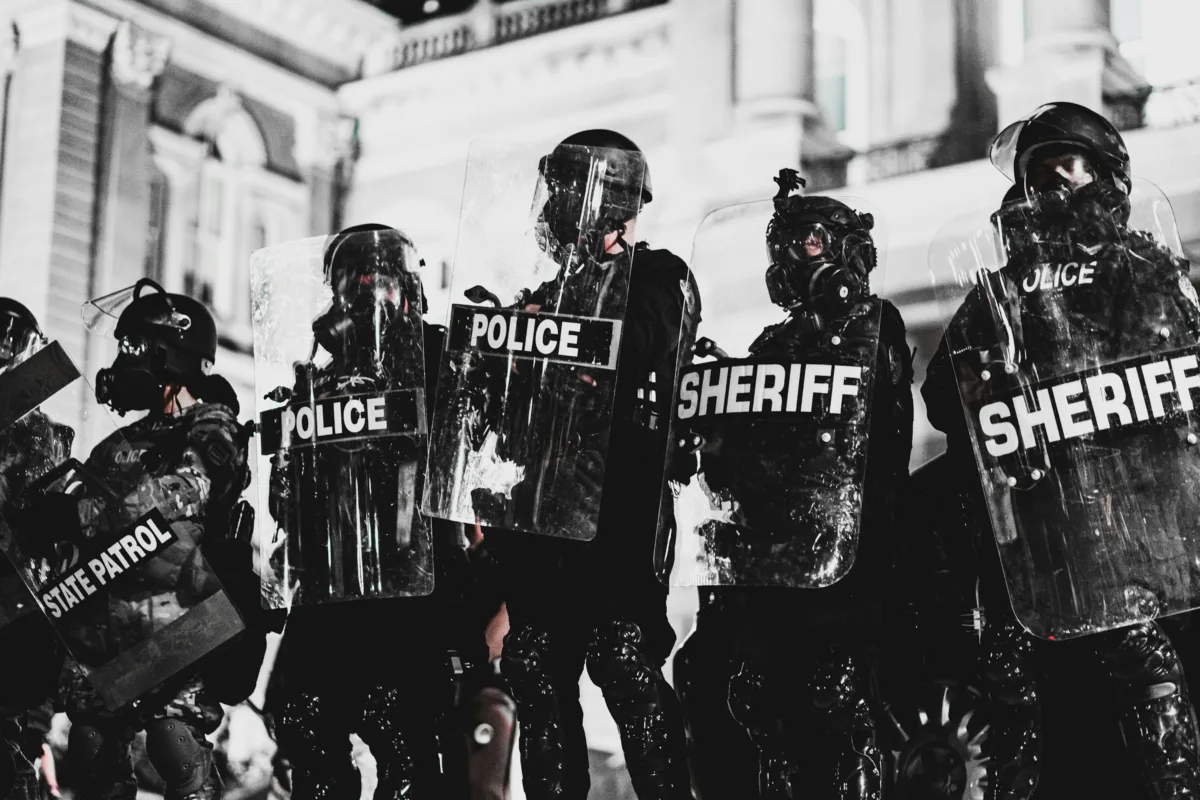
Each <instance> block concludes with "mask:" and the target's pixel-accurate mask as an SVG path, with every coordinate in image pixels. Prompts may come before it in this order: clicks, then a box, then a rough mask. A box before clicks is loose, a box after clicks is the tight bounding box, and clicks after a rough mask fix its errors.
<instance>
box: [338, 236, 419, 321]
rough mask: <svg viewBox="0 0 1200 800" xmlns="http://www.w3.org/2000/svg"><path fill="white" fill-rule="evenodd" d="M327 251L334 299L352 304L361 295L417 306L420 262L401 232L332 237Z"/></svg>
mask: <svg viewBox="0 0 1200 800" xmlns="http://www.w3.org/2000/svg"><path fill="white" fill-rule="evenodd" d="M330 246H331V247H332V248H333V249H332V250H330V251H329V252H328V263H329V284H330V288H331V289H332V290H333V295H334V298H335V302H338V303H340V304H343V305H347V306H349V305H354V304H355V303H356V302H359V301H360V300H361V299H362V298H364V297H370V298H373V299H374V300H376V301H378V302H380V303H385V302H386V303H391V304H392V305H394V306H396V307H401V306H403V305H404V302H405V301H406V300H407V301H409V302H412V303H414V304H416V305H419V304H420V303H419V301H420V299H421V279H420V277H419V275H418V272H417V270H419V269H420V268H421V266H422V265H423V262H422V261H421V258H420V256H419V255H418V254H417V250H416V248H415V247H414V246H413V244H412V241H411V240H410V239H409V238H408V237H407V236H405V235H404V234H403V233H401V232H400V231H396V230H385V231H365V232H356V233H353V234H350V235H348V236H341V237H334V239H333V241H332V243H331V245H330Z"/></svg>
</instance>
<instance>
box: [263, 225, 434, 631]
mask: <svg viewBox="0 0 1200 800" xmlns="http://www.w3.org/2000/svg"><path fill="white" fill-rule="evenodd" d="M420 264H421V261H420V258H419V257H418V255H417V253H416V250H415V248H414V247H413V244H412V242H411V241H410V240H409V239H408V237H407V236H405V235H404V234H403V233H401V232H400V231H396V230H385V231H367V232H358V233H349V234H338V235H336V236H328V237H316V238H312V239H304V240H300V241H295V242H289V243H286V244H282V245H278V246H275V247H269V248H266V249H264V250H260V251H258V252H256V253H255V254H254V255H253V257H252V259H251V279H252V281H253V303H254V362H255V385H256V397H257V403H258V408H257V412H258V434H259V435H258V439H259V444H260V453H259V456H258V458H257V459H256V464H257V467H258V470H259V471H258V486H259V495H260V497H259V499H260V506H259V508H260V511H259V514H258V520H259V523H258V530H257V532H256V536H257V541H258V551H259V561H260V565H261V567H262V570H261V575H262V579H263V598H264V602H265V603H267V605H268V606H269V607H278V608H282V607H290V606H292V605H312V604H317V603H328V602H337V601H344V600H355V599H366V598H380V597H403V596H412V595H425V594H429V592H430V591H432V589H433V550H432V545H431V538H430V529H429V522H428V520H427V519H426V518H425V517H424V516H423V515H422V514H421V513H420V510H419V509H418V507H417V503H418V500H419V496H420V495H419V493H420V491H421V485H422V480H423V470H424V459H425V450H426V442H427V431H428V427H427V422H426V408H425V355H424V344H423V342H424V333H423V323H422V309H423V295H422V291H421V282H420V277H419V275H418V274H417V270H418V269H419V267H420Z"/></svg>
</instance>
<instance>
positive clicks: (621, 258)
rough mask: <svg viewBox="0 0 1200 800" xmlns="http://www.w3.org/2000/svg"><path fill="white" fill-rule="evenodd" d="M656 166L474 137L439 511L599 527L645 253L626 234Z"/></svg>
mask: <svg viewBox="0 0 1200 800" xmlns="http://www.w3.org/2000/svg"><path fill="white" fill-rule="evenodd" d="M644 169H645V165H644V162H643V160H642V157H641V155H640V154H638V153H633V152H628V151H624V150H607V149H597V148H588V147H577V146H566V147H564V146H558V147H555V148H553V150H551V149H550V148H549V147H538V148H531V147H518V146H511V145H496V144H479V143H477V144H476V145H475V146H473V147H472V150H471V154H470V158H469V160H468V164H467V177H466V187H465V190H464V199H463V210H462V217H461V220H460V225H459V241H458V252H457V256H456V263H455V268H454V278H453V281H452V284H451V298H452V302H453V305H452V307H451V310H450V319H449V324H448V339H447V344H446V349H445V352H444V353H443V357H442V363H441V367H440V371H439V375H438V390H437V407H436V409H435V411H434V416H433V425H432V431H431V442H432V446H431V448H430V461H429V483H428V486H427V491H426V494H425V499H424V506H425V509H426V511H427V512H428V513H429V514H430V515H432V516H435V517H440V518H443V519H449V520H454V521H458V522H466V523H476V522H478V523H481V524H483V525H487V526H494V527H499V528H505V529H509V530H519V531H527V532H532V533H540V534H546V535H550V536H557V537H563V538H568V539H580V540H587V539H591V538H593V537H594V536H595V535H596V525H597V521H598V517H599V511H600V499H601V487H602V485H603V483H604V473H605V463H606V458H607V452H608V439H609V431H610V428H611V423H612V419H613V403H614V392H615V387H616V377H617V355H618V350H619V347H620V342H621V329H622V321H623V319H624V316H625V309H626V303H627V299H628V293H629V281H630V275H631V270H633V269H636V268H637V265H636V263H635V257H634V252H633V247H632V244H633V237H632V232H631V231H630V232H629V239H630V241H629V242H625V239H624V238H623V237H624V236H625V234H626V231H625V222H626V221H627V220H630V219H632V218H633V217H634V216H636V214H637V212H638V209H639V208H640V203H641V194H642V178H643V174H644ZM531 197H532V198H533V204H532V208H531V207H530V198H531ZM464 301H466V302H464Z"/></svg>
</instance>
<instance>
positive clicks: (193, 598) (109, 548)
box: [0, 342, 244, 709]
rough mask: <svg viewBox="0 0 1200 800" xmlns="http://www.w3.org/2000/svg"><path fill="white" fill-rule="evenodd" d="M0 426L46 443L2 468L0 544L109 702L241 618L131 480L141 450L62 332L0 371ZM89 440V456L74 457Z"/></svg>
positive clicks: (143, 687) (187, 660) (155, 678)
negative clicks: (103, 401)
mask: <svg viewBox="0 0 1200 800" xmlns="http://www.w3.org/2000/svg"><path fill="white" fill-rule="evenodd" d="M85 431H86V432H89V433H88V434H87V435H83V433H82V432H85ZM105 431H106V432H105ZM0 438H3V439H4V440H5V441H6V443H8V444H9V445H11V444H12V443H14V442H17V443H23V446H27V447H28V446H32V447H34V448H41V452H39V453H38V454H37V456H36V458H33V459H28V458H27V460H26V462H25V463H26V465H27V467H28V469H29V470H31V471H27V472H25V473H24V474H23V475H21V476H20V477H19V479H18V480H16V481H13V480H10V479H11V478H12V477H13V473H12V472H6V473H5V479H6V481H7V489H8V492H7V496H6V497H4V500H3V502H4V507H3V510H2V512H0V548H2V549H3V550H4V554H5V555H6V556H7V557H8V559H9V560H10V561H11V562H12V565H13V567H14V568H15V571H16V573H17V575H19V576H20V578H21V580H22V582H23V583H24V584H25V586H26V587H27V588H28V590H29V591H30V592H31V593H32V596H33V598H35V599H36V603H37V604H38V605H39V606H40V607H41V610H42V612H43V613H45V615H46V617H47V618H48V619H49V621H50V623H51V625H52V626H53V627H54V629H55V631H56V632H57V633H58V635H59V637H60V638H61V639H62V641H63V643H64V644H65V645H66V648H67V650H68V651H69V652H70V654H71V656H72V657H73V658H74V659H75V660H76V661H77V662H78V663H79V665H80V667H81V668H82V669H83V671H84V673H85V674H86V675H87V678H88V680H89V681H90V683H91V684H92V686H93V687H94V688H95V690H96V693H97V694H98V695H99V697H100V698H101V700H102V701H103V702H104V703H105V704H106V705H107V706H109V707H110V708H112V709H117V708H120V707H122V706H124V705H126V704H127V703H129V702H131V701H133V700H135V699H137V698H138V697H141V696H142V695H144V694H146V693H147V692H149V691H150V690H152V689H154V688H155V687H157V686H159V685H160V684H161V683H162V682H163V681H165V680H167V679H169V678H171V677H172V676H174V675H176V674H178V673H180V672H181V671H183V670H185V669H187V668H188V667H190V666H191V665H193V664H195V663H196V662H197V661H199V660H200V659H201V658H202V657H204V656H205V655H206V654H208V653H210V652H211V651H213V650H214V649H216V648H217V647H219V646H220V645H222V644H224V643H225V642H227V641H229V640H230V639H232V638H233V637H234V636H236V635H237V634H238V633H240V632H241V631H242V630H243V628H244V626H243V623H242V619H241V616H240V615H239V614H238V611H237V609H236V608H235V607H234V605H233V603H232V602H231V601H230V599H229V597H228V596H227V594H226V592H225V590H224V588H223V587H222V585H221V583H220V581H219V580H218V579H217V576H216V574H215V573H214V572H213V570H212V569H211V568H210V567H209V565H208V563H207V561H205V559H204V556H203V555H202V554H201V552H200V549H199V547H198V546H197V542H196V535H195V531H196V529H195V526H193V525H191V524H190V523H187V522H183V523H179V522H177V521H176V520H177V518H178V516H179V515H178V514H177V513H176V512H177V511H178V509H176V508H174V507H170V508H168V507H165V506H159V505H153V504H152V503H151V502H150V500H149V498H153V497H155V496H156V494H155V489H154V487H153V486H151V485H150V484H148V483H146V482H145V481H141V480H140V479H139V480H137V481H135V482H131V481H130V480H129V479H128V477H129V475H130V472H131V471H130V470H128V469H127V467H128V460H129V459H130V458H137V457H138V455H139V453H138V451H136V450H133V449H132V448H131V447H130V445H129V443H128V442H127V441H126V440H125V438H124V436H123V435H122V433H121V431H120V430H118V429H117V427H116V425H115V424H114V423H113V421H112V419H111V418H110V417H109V416H108V414H107V412H106V411H105V409H104V408H103V407H101V406H98V405H97V404H96V401H95V393H94V392H93V391H92V389H91V387H90V386H89V385H88V383H87V382H86V381H85V380H84V379H83V377H82V376H81V375H80V372H79V370H78V369H77V368H76V366H75V365H74V363H73V362H72V361H71V359H70V358H69V357H68V356H67V354H66V353H65V351H64V350H63V349H62V347H61V346H60V345H59V344H58V343H57V342H53V343H51V344H49V345H47V346H46V347H44V348H42V349H40V350H39V351H38V352H36V353H35V354H34V355H33V356H32V357H30V358H28V359H27V360H25V361H23V362H22V363H20V364H18V365H17V366H15V367H13V368H11V369H9V370H7V371H5V372H4V373H2V374H0ZM89 452H91V454H92V455H91V456H90V457H88V458H87V460H86V462H84V463H80V462H79V460H78V459H77V458H72V457H71V456H72V454H75V455H76V456H81V455H84V454H87V453H89ZM25 455H26V456H28V455H29V453H26V454H25ZM18 471H19V470H18ZM133 472H134V473H136V474H135V475H134V477H135V478H138V477H139V476H144V475H145V474H144V473H143V472H142V471H140V470H134V471H133ZM147 480H150V479H149V478H148V477H147Z"/></svg>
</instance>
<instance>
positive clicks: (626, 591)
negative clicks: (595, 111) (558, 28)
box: [485, 130, 700, 800]
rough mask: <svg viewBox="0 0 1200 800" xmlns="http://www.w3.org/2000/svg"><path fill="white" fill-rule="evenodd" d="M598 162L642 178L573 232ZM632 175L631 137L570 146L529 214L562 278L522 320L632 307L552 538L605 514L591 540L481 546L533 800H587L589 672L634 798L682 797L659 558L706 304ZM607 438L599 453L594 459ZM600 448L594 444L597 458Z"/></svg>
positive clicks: (600, 136)
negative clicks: (644, 228)
mask: <svg viewBox="0 0 1200 800" xmlns="http://www.w3.org/2000/svg"><path fill="white" fill-rule="evenodd" d="M592 148H594V149H595V150H596V152H601V153H605V152H607V153H612V152H614V151H620V152H622V153H626V154H629V156H630V157H632V158H633V160H635V161H636V162H637V163H638V167H639V168H638V169H637V170H636V172H637V173H638V175H637V176H636V178H628V177H624V176H623V175H622V174H621V173H618V174H616V175H615V176H611V175H610V176H609V181H610V182H609V189H610V191H608V193H607V194H605V195H604V197H603V198H602V199H601V201H600V209H599V217H600V218H601V219H602V220H605V221H606V222H605V228H604V229H603V230H600V229H597V230H596V231H580V230H578V222H572V220H573V219H574V220H578V219H579V218H580V212H579V209H578V208H575V209H574V212H573V213H572V202H574V203H575V205H576V206H577V205H578V203H579V198H580V195H579V194H578V193H577V191H578V190H579V189H580V188H581V187H583V186H584V185H585V184H586V181H587V178H588V173H587V172H586V170H585V169H582V168H581V166H580V164H581V163H582V161H583V160H582V159H577V158H575V157H573V154H574V153H575V152H577V151H583V152H589V151H590V149H592ZM609 160H610V161H615V160H617V159H609ZM641 163H642V162H641V158H640V151H639V150H638V148H637V146H636V145H635V144H634V143H633V142H632V141H630V140H629V139H628V138H627V137H625V136H623V135H621V134H619V133H616V132H614V131H609V130H590V131H583V132H580V133H577V134H574V135H572V136H570V137H568V138H567V139H565V140H563V142H562V143H561V144H560V145H559V146H558V147H556V148H555V150H554V151H553V152H551V153H550V154H549V155H547V156H546V157H545V158H544V159H543V160H542V164H541V169H540V173H541V178H542V180H543V181H544V182H545V183H546V184H548V186H549V193H548V195H547V196H545V197H543V196H539V200H538V201H537V203H544V205H539V208H538V211H539V229H540V230H542V231H543V233H542V234H541V235H540V237H539V238H540V244H541V246H542V247H543V252H545V253H546V254H547V255H549V256H550V257H551V258H552V259H553V260H554V261H555V263H556V264H557V265H558V266H559V274H558V276H556V278H555V279H553V280H551V281H549V282H547V283H545V284H543V285H542V286H540V287H538V288H537V289H536V290H533V291H532V292H526V294H525V296H523V297H522V298H520V299H519V303H520V306H521V308H523V309H524V310H527V311H531V312H538V311H541V312H543V313H544V312H551V311H553V312H557V313H567V314H570V313H576V314H582V313H586V314H594V313H595V311H594V310H595V309H599V310H600V316H603V315H604V313H605V312H604V309H605V308H606V307H616V308H620V306H621V304H627V305H626V306H625V310H624V321H623V323H622V325H623V328H622V333H621V340H620V354H619V359H618V361H617V375H616V386H615V398H614V401H613V405H612V408H613V411H612V423H611V430H610V431H603V430H594V429H597V428H598V427H599V425H600V424H603V423H600V422H597V420H598V419H599V418H600V415H599V414H598V413H597V414H594V415H593V416H592V417H590V418H588V417H584V418H582V422H581V423H580V433H579V434H578V436H579V440H580V441H582V442H583V444H582V447H583V448H584V449H585V450H584V452H583V453H582V455H581V456H580V458H579V460H578V461H576V462H575V464H576V466H575V467H574V472H573V473H572V474H571V477H569V478H568V479H567V481H568V482H570V483H572V484H574V485H576V486H578V487H579V488H578V489H577V490H576V491H575V493H573V494H571V495H566V496H564V502H563V503H562V505H563V506H566V507H571V506H573V507H574V508H575V509H577V510H576V512H575V513H574V516H572V515H564V516H563V517H562V519H561V521H559V522H557V523H555V524H556V525H559V526H563V527H566V526H571V525H573V524H574V523H573V522H572V519H583V518H587V519H591V518H593V517H594V508H593V504H594V503H596V502H597V501H598V503H599V508H598V513H599V518H598V519H599V521H598V525H597V527H596V534H595V538H594V539H592V540H591V541H570V540H568V539H566V538H555V536H553V535H538V534H528V533H518V532H516V531H508V530H499V529H493V528H489V529H487V530H486V533H485V539H486V541H487V542H488V546H489V549H490V550H491V551H492V552H493V554H494V555H495V556H496V558H497V562H498V564H499V565H500V566H501V569H502V571H503V580H504V598H505V600H506V602H507V608H508V615H509V619H510V625H511V629H510V632H509V634H508V636H507V637H506V639H505V643H504V655H503V669H504V672H505V674H506V675H508V677H509V679H510V681H511V684H512V688H513V694H514V696H515V697H516V699H517V703H518V709H519V712H520V716H521V764H522V771H523V776H524V783H525V792H526V795H527V796H528V797H530V798H531V800H534V799H535V798H537V799H541V798H579V800H582V798H584V797H586V795H587V792H588V786H589V784H590V781H589V778H588V755H587V745H586V742H585V740H584V733H583V718H582V709H581V708H580V704H579V680H580V676H581V673H582V671H583V669H584V666H585V663H586V667H587V670H588V674H589V676H590V677H591V679H592V681H593V682H594V683H595V684H596V685H597V686H599V687H600V689H601V691H602V692H603V694H604V697H605V701H606V703H607V704H608V708H609V711H610V712H611V713H612V716H613V718H614V719H615V720H616V722H617V726H618V728H619V730H620V734H621V743H622V747H623V749H624V753H625V759H626V764H627V765H628V768H629V772H630V776H631V778H632V781H633V786H634V790H635V791H636V792H637V795H638V796H639V797H640V798H643V800H650V798H686V797H689V796H690V792H689V788H688V776H687V765H686V753H685V744H684V733H683V726H682V720H681V716H680V711H679V707H678V700H677V698H676V696H675V693H674V691H673V690H672V688H671V686H670V685H669V684H668V683H667V682H666V680H665V679H664V677H663V674H662V666H663V664H664V662H665V661H666V658H667V656H668V655H669V654H670V652H671V650H672V648H673V646H674V642H675V634H674V632H673V630H672V628H671V626H670V624H669V622H668V621H667V614H666V594H667V593H666V589H665V587H664V586H663V585H662V584H661V583H659V581H658V580H657V578H656V577H655V575H654V570H653V559H652V552H653V546H654V535H655V523H656V520H657V518H658V510H659V506H660V501H661V486H662V471H663V469H664V468H665V466H664V461H665V453H666V444H667V440H666V438H665V434H666V424H665V422H666V420H667V419H668V417H669V405H670V402H671V387H672V386H673V381H674V375H675V370H676V355H677V352H676V350H677V343H678V339H679V331H680V328H681V326H683V327H684V328H685V329H688V330H694V327H695V324H696V322H697V320H698V319H699V314H700V298H699V293H698V290H697V288H696V286H695V283H694V281H692V279H691V276H690V274H689V271H688V268H687V266H686V265H685V264H684V262H683V261H682V260H680V259H679V258H678V257H676V256H675V255H673V254H672V253H670V252H668V251H666V250H659V249H654V248H651V247H649V246H648V245H647V244H645V243H644V242H637V240H636V238H635V236H636V234H635V226H636V223H637V219H638V214H639V213H640V211H641V208H642V207H643V205H644V204H645V203H648V202H650V201H651V200H652V199H653V189H652V187H651V184H650V180H649V175H648V171H646V172H645V173H644V174H643V172H642V169H641V168H640V167H641ZM593 234H594V235H593ZM577 241H578V242H585V243H586V246H587V248H588V252H587V253H586V255H583V256H579V255H577V253H578V251H576V250H575V249H574V248H573V247H572V246H571V243H572V242H577ZM630 259H632V272H630V271H629V261H630ZM626 282H627V283H626ZM564 289H565V290H566V291H564ZM564 298H569V302H570V303H571V304H572V305H571V306H570V307H568V306H567V305H566V304H565V303H564ZM576 308H577V309H579V310H574V309H576ZM583 309H589V310H587V311H584V310H583ZM562 374H563V376H564V379H565V380H570V381H574V382H575V384H574V385H575V386H577V387H579V388H580V389H581V390H584V391H586V390H588V389H589V387H595V385H596V384H597V381H596V379H595V378H594V377H593V376H592V375H591V374H589V372H588V371H587V370H578V371H577V370H574V369H571V370H564V371H563V373H562ZM580 381H582V382H583V383H580ZM588 381H591V383H588ZM585 384H586V385H585ZM593 402H595V401H594V400H593ZM605 422H606V420H605ZM589 426H590V428H589ZM606 432H607V433H608V444H607V452H606V455H601V453H602V452H603V451H604V445H603V442H602V439H603V434H604V433H606ZM595 440H600V443H599V444H592V443H590V442H593V441H595ZM597 484H599V485H597ZM522 493H523V489H522V487H521V486H518V487H516V489H515V490H514V492H513V498H514V503H520V502H521V500H522V497H523V494H522ZM581 524H582V523H581ZM589 524H590V523H589ZM559 535H566V536H569V535H571V534H570V533H569V532H566V531H559Z"/></svg>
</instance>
